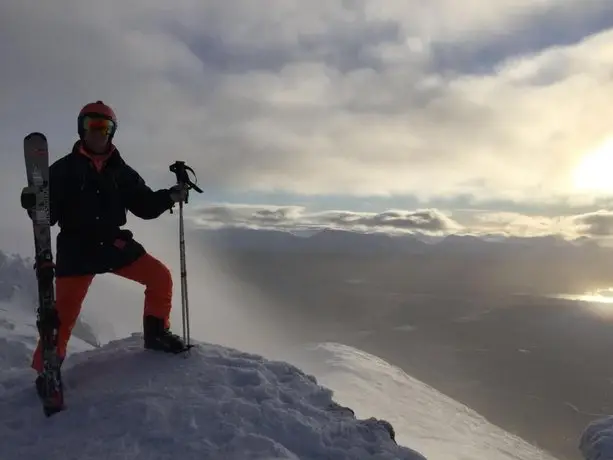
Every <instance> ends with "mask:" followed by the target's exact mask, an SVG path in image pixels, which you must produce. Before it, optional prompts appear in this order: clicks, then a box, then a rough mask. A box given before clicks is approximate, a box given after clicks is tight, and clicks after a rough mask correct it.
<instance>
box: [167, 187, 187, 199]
mask: <svg viewBox="0 0 613 460" xmlns="http://www.w3.org/2000/svg"><path fill="white" fill-rule="evenodd" d="M188 190H189V187H188V185H187V184H183V185H179V184H177V185H173V186H172V187H170V199H171V200H172V201H173V203H179V202H185V200H186V199H187V191H188Z"/></svg>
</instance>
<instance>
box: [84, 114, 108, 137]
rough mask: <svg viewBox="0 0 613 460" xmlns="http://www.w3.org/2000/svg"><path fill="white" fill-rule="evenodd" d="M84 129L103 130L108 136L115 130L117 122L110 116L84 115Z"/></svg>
mask: <svg viewBox="0 0 613 460" xmlns="http://www.w3.org/2000/svg"><path fill="white" fill-rule="evenodd" d="M83 129H84V130H85V131H101V132H102V133H103V134H104V135H106V136H108V135H110V134H111V133H112V132H113V131H114V130H115V123H113V121H112V120H109V119H108V118H99V117H98V118H97V117H84V118H83Z"/></svg>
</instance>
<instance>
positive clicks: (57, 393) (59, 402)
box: [34, 371, 65, 416]
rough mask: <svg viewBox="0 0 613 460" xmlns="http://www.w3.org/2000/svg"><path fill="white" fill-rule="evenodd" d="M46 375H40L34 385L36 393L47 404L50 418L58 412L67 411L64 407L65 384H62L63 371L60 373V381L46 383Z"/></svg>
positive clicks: (46, 410) (46, 411) (47, 412)
mask: <svg viewBox="0 0 613 460" xmlns="http://www.w3.org/2000/svg"><path fill="white" fill-rule="evenodd" d="M45 380H46V379H45V375H44V374H38V376H37V377H36V380H35V381H34V385H35V386H36V393H37V394H38V397H39V398H40V400H41V401H43V403H44V404H45V414H46V415H47V416H50V415H52V414H54V413H56V412H59V411H61V410H63V409H65V405H64V388H63V386H64V384H63V382H62V374H61V371H58V381H57V382H54V381H52V380H51V381H49V382H45Z"/></svg>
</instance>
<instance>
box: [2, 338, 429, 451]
mask: <svg viewBox="0 0 613 460" xmlns="http://www.w3.org/2000/svg"><path fill="white" fill-rule="evenodd" d="M64 368H65V371H64V373H65V385H66V398H67V405H68V409H67V410H66V411H64V412H62V413H59V414H56V415H54V416H53V417H52V418H50V419H47V418H45V417H44V416H43V415H42V412H41V407H40V403H39V401H38V400H37V398H36V395H35V393H34V390H33V388H32V385H31V381H29V380H28V376H27V375H25V373H24V375H23V376H20V377H19V378H14V379H13V380H12V388H10V389H8V390H6V391H5V393H4V394H2V395H1V397H0V427H4V428H3V432H2V434H1V437H2V439H3V440H8V439H10V442H8V443H7V442H6V441H3V443H2V456H3V458H20V459H21V460H29V459H40V458H45V459H46V460H52V459H58V460H60V459H61V460H68V459H79V460H89V459H91V460H98V459H107V458H113V459H115V458H117V459H119V458H121V459H123V460H127V459H147V460H156V459H171V458H180V459H181V460H188V459H208V458H211V459H218V458H223V459H255V458H258V459H324V458H334V459H338V460H342V459H381V460H383V459H400V460H401V459H406V460H417V459H424V458H425V457H423V456H421V455H420V454H418V453H417V452H415V451H413V450H411V449H408V448H406V447H402V446H399V445H397V444H396V443H395V442H394V441H393V440H392V437H391V436H390V431H389V430H388V425H387V424H386V423H385V422H384V421H378V420H376V419H374V418H369V419H364V420H359V419H356V418H355V417H354V415H353V414H352V412H351V411H350V410H349V409H347V408H342V407H341V406H339V405H337V404H335V402H334V400H333V398H332V392H331V391H330V390H329V389H327V388H325V387H322V386H320V385H318V384H317V382H316V380H315V378H314V377H312V376H309V375H308V374H305V373H304V372H302V371H300V370H299V369H298V368H296V367H294V366H292V365H291V364H288V363H286V362H283V361H269V360H267V359H265V358H263V357H261V356H259V355H255V354H249V353H245V352H241V351H238V350H234V349H231V348H226V347H222V346H218V345H213V344H207V343H200V344H199V346H198V347H196V348H194V349H193V350H192V352H191V353H190V354H189V355H186V356H175V355H168V354H164V353H159V352H153V351H148V350H144V349H143V347H142V338H141V337H140V335H137V334H134V335H133V336H131V337H129V338H125V339H121V340H115V341H112V342H110V343H108V344H106V345H104V346H103V347H101V348H98V349H92V350H88V351H84V352H81V353H76V354H73V355H71V356H70V357H69V358H68V359H67V361H66V363H65V367H64ZM24 372H25V371H24ZM30 377H31V375H30Z"/></svg>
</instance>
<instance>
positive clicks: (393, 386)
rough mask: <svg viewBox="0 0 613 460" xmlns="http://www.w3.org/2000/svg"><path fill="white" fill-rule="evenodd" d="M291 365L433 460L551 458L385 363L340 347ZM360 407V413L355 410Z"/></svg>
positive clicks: (308, 351) (308, 353)
mask: <svg viewBox="0 0 613 460" xmlns="http://www.w3.org/2000/svg"><path fill="white" fill-rule="evenodd" d="M292 360H293V362H297V363H299V364H300V367H301V369H304V370H305V371H307V372H310V373H313V374H314V375H317V376H318V379H319V381H320V383H322V384H323V385H325V386H326V387H328V388H331V389H332V390H334V391H335V394H336V399H337V401H338V402H339V403H340V404H343V405H347V406H350V407H352V408H353V409H356V415H357V416H360V415H366V414H367V415H368V416H375V417H378V418H384V419H385V420H387V421H389V422H390V423H391V424H392V425H393V427H394V429H395V431H396V441H397V442H398V443H399V444H402V445H407V446H411V447H412V448H414V449H416V450H418V451H419V452H420V453H421V454H423V455H425V456H426V457H427V458H432V459H437V460H458V459H470V460H476V459H487V460H536V459H538V460H555V457H553V456H551V455H550V454H548V453H546V452H544V451H542V450H540V449H537V448H536V447H535V446H533V445H531V444H529V443H527V442H526V441H524V440H523V439H521V438H519V437H517V436H514V435H512V434H510V433H508V432H507V431H504V430H502V429H501V428H499V427H497V426H495V425H493V424H491V423H490V422H488V421H487V420H486V419H484V418H483V417H482V416H481V415H479V414H478V413H476V412H475V411H473V410H472V409H470V408H468V407H467V406H465V405H463V404H460V403H459V402H457V401H455V400H453V399H451V398H449V397H447V396H445V395H443V394H441V393H440V392H438V391H437V390H435V389H434V388H432V387H430V386H429V385H426V384H425V383H423V382H421V381H419V380H417V379H415V378H413V377H411V376H410V375H407V374H406V373H405V372H404V371H402V370H401V369H399V368H398V367H396V366H393V365H391V364H389V363H388V362H386V361H384V360H382V359H380V358H378V357H376V356H373V355H372V354H369V353H366V352H364V351H362V350H358V349H356V348H353V347H350V346H346V345H343V344H338V343H319V344H313V345H312V346H309V347H305V348H304V350H303V351H302V353H295V354H294V357H293V358H292ZM357 408H359V409H357Z"/></svg>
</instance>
